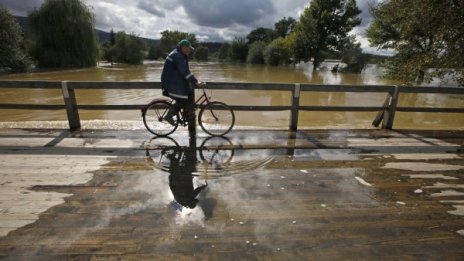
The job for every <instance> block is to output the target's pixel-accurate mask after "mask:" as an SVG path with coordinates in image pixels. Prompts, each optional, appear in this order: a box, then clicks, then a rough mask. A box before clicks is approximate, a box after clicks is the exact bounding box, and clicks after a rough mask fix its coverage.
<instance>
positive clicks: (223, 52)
mask: <svg viewBox="0 0 464 261" xmlns="http://www.w3.org/2000/svg"><path fill="white" fill-rule="evenodd" d="M229 53H230V44H229V43H223V44H222V45H221V47H220V48H219V53H218V59H219V61H226V60H228V59H229Z"/></svg>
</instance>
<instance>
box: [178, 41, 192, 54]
mask: <svg viewBox="0 0 464 261" xmlns="http://www.w3.org/2000/svg"><path fill="white" fill-rule="evenodd" d="M177 46H178V47H179V48H180V50H181V51H182V53H183V54H185V55H187V56H188V55H189V54H190V52H191V51H192V50H193V47H192V45H191V44H190V41H189V40H187V39H184V40H181V41H180V42H179V43H178V44H177Z"/></svg>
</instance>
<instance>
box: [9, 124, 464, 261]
mask: <svg viewBox="0 0 464 261" xmlns="http://www.w3.org/2000/svg"><path fill="white" fill-rule="evenodd" d="M171 138H172V139H167V138H157V139H152V137H151V136H150V135H149V134H148V133H147V132H146V131H144V130H130V131H129V130H86V131H81V132H79V133H75V134H74V135H71V134H70V133H69V131H67V130H21V129H3V130H0V259H2V260H68V259H69V260H174V259H177V260H191V259H194V260H337V259H338V260H353V259H362V260H379V259H380V260H381V259H388V260H392V259H393V260H462V258H463V257H464V150H463V145H464V132H463V131H425V130H422V131H419V130H416V131H414V130H396V131H388V130H304V131H298V132H297V133H292V132H288V131H280V130H234V131H232V133H231V134H230V135H228V138H227V139H224V138H213V139H208V138H207V136H204V135H203V134H202V133H198V135H197V138H196V139H194V140H189V136H188V133H186V132H182V131H178V132H176V133H175V135H173V136H172V137H171ZM218 148H219V150H218ZM205 184H207V185H208V186H206V187H204V186H203V185H205ZM195 188H203V189H197V190H194V189H195ZM195 197H196V199H197V200H194V198H195ZM197 201H198V202H197ZM182 202H183V203H182ZM185 202H187V203H185ZM190 203H192V204H193V205H196V207H195V208H193V209H191V208H188V207H186V206H187V205H189V204H190Z"/></svg>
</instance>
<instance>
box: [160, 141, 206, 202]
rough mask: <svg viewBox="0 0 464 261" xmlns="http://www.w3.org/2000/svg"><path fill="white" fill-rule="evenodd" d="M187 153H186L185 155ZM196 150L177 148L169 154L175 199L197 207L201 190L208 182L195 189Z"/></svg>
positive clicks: (171, 183)
mask: <svg viewBox="0 0 464 261" xmlns="http://www.w3.org/2000/svg"><path fill="white" fill-rule="evenodd" d="M184 153H185V155H183V154H184ZM195 154H196V151H195V150H190V149H186V150H185V151H183V150H181V149H180V148H177V149H175V150H174V152H173V153H172V154H169V155H167V157H168V159H169V160H170V163H169V173H171V175H169V187H170V188H171V191H172V194H173V195H174V199H175V200H176V201H177V202H178V203H179V204H181V205H182V206H184V207H188V208H192V209H193V208H195V207H196V205H197V203H198V199H197V198H196V197H197V196H198V194H200V192H201V191H202V190H203V189H205V188H206V187H207V186H208V184H205V185H202V186H199V187H197V188H195V189H194V185H193V172H195V171H196V155H195ZM183 156H185V157H183Z"/></svg>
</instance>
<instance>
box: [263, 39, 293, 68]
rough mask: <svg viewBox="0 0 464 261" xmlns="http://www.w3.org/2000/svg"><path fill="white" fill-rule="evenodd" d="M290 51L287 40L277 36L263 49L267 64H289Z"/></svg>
mask: <svg viewBox="0 0 464 261" xmlns="http://www.w3.org/2000/svg"><path fill="white" fill-rule="evenodd" d="M291 54H292V51H291V48H290V46H288V42H287V41H285V39H284V38H282V37H279V38H277V39H275V40H274V41H272V42H271V43H270V44H269V45H268V46H266V48H265V49H264V60H265V62H266V64H268V65H280V64H289V63H290V57H291Z"/></svg>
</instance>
